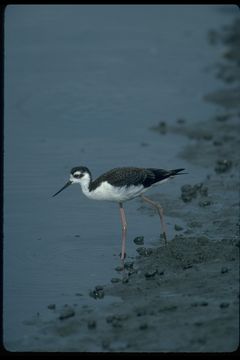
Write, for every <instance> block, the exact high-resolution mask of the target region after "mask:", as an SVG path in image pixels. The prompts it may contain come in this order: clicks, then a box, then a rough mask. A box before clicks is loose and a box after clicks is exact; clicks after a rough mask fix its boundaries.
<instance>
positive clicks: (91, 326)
mask: <svg viewBox="0 0 240 360" xmlns="http://www.w3.org/2000/svg"><path fill="white" fill-rule="evenodd" d="M96 326H97V323H96V321H95V320H88V328H89V329H95V328H96Z"/></svg>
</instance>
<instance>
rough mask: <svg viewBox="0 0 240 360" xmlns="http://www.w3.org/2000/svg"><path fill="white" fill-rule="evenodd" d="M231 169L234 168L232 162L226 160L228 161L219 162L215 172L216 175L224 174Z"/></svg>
mask: <svg viewBox="0 0 240 360" xmlns="http://www.w3.org/2000/svg"><path fill="white" fill-rule="evenodd" d="M231 167H232V161H231V160H226V159H224V160H218V161H217V164H216V166H215V169H214V170H215V172H216V173H224V172H226V171H228V170H229V169H231Z"/></svg>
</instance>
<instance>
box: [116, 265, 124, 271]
mask: <svg viewBox="0 0 240 360" xmlns="http://www.w3.org/2000/svg"><path fill="white" fill-rule="evenodd" d="M115 270H116V271H117V272H120V271H123V267H122V266H116V267H115Z"/></svg>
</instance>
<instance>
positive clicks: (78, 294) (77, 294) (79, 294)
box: [75, 293, 83, 296]
mask: <svg viewBox="0 0 240 360" xmlns="http://www.w3.org/2000/svg"><path fill="white" fill-rule="evenodd" d="M75 295H76V296H83V294H81V293H76V294H75Z"/></svg>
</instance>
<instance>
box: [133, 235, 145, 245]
mask: <svg viewBox="0 0 240 360" xmlns="http://www.w3.org/2000/svg"><path fill="white" fill-rule="evenodd" d="M133 242H134V243H135V244H136V245H143V244H144V236H137V237H136V238H135V239H134V240H133Z"/></svg>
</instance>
